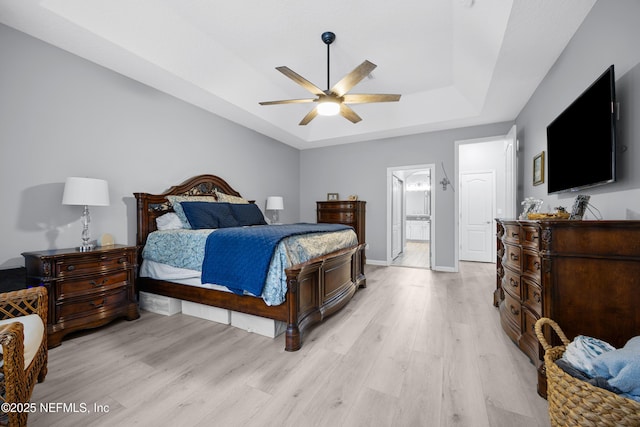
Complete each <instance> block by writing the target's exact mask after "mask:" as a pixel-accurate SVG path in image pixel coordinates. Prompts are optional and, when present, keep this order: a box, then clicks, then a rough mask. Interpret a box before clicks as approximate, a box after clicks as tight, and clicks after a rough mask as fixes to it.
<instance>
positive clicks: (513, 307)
mask: <svg viewBox="0 0 640 427" xmlns="http://www.w3.org/2000/svg"><path fill="white" fill-rule="evenodd" d="M503 304H504V306H501V309H502V313H501V316H503V317H505V318H506V319H507V320H508V321H509V323H511V324H512V325H514V326H515V327H516V329H517V330H518V331H521V330H522V309H521V307H520V301H518V300H517V299H515V298H514V297H512V296H511V295H509V293H507V292H505V294H504V303H503Z"/></svg>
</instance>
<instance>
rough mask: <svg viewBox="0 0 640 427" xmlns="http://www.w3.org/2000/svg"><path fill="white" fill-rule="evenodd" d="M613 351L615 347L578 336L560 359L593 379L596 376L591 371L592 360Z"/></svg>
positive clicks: (593, 371) (594, 372) (594, 339)
mask: <svg viewBox="0 0 640 427" xmlns="http://www.w3.org/2000/svg"><path fill="white" fill-rule="evenodd" d="M613 350H615V347H613V346H612V345H610V344H609V343H607V342H604V341H602V340H599V339H597V338H592V337H587V336H584V335H578V336H577V337H575V338H574V339H573V341H571V342H570V343H569V344H568V345H567V348H566V350H565V352H564V355H563V356H562V358H563V359H564V360H566V361H567V362H569V363H570V364H571V365H572V366H573V367H574V368H576V369H579V370H580V371H582V372H584V373H585V374H586V375H587V376H588V377H590V378H593V377H597V376H602V375H598V374H597V373H596V371H595V370H594V369H593V360H594V359H595V358H596V357H598V356H600V355H601V354H603V353H607V352H610V351H613Z"/></svg>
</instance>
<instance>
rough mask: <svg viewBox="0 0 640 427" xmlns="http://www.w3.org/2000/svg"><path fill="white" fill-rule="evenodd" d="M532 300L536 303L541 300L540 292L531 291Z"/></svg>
mask: <svg viewBox="0 0 640 427" xmlns="http://www.w3.org/2000/svg"><path fill="white" fill-rule="evenodd" d="M533 300H534V301H535V302H537V303H539V302H540V301H542V298H541V295H540V292H534V293H533Z"/></svg>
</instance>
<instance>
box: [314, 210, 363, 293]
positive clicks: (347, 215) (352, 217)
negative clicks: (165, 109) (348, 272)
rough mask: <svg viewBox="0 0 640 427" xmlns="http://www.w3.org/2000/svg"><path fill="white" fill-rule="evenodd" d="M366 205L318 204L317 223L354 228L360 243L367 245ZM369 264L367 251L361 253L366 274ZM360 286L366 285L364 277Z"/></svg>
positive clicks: (361, 261) (361, 260)
mask: <svg viewBox="0 0 640 427" xmlns="http://www.w3.org/2000/svg"><path fill="white" fill-rule="evenodd" d="M366 205H367V202H365V201H362V200H355V201H351V200H332V201H327V202H316V206H317V208H316V213H317V222H318V223H321V222H327V223H331V224H345V225H350V226H351V227H353V228H354V230H355V232H356V235H357V236H358V243H360V244H365V243H366V241H367V240H366V236H365V228H366ZM366 262H367V257H366V254H365V251H364V250H362V251H360V263H361V266H362V271H363V272H364V265H365V264H366ZM359 284H360V286H364V285H365V280H364V276H362V278H361V280H360V282H359Z"/></svg>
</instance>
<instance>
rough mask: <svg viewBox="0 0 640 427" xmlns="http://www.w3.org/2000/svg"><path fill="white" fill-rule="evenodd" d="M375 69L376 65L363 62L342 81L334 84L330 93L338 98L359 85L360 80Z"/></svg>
mask: <svg viewBox="0 0 640 427" xmlns="http://www.w3.org/2000/svg"><path fill="white" fill-rule="evenodd" d="M376 67H377V65H376V64H374V63H372V62H369V61H364V62H363V63H362V64H360V65H358V66H357V67H356V68H355V69H354V70H353V71H351V72H350V73H349V74H347V75H346V76H344V77H343V78H342V80H340V81H339V82H338V83H336V84H335V85H334V86H333V87H332V88H331V92H333V93H334V94H335V95H336V96H338V97H340V96H342V95H344V94H345V93H347V92H349V91H350V90H351V88H353V87H354V86H355V85H357V84H358V83H360V81H361V80H362V79H364V78H365V77H367V76H368V75H369V74H371V72H372V71H373V70H374V69H375V68H376Z"/></svg>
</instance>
